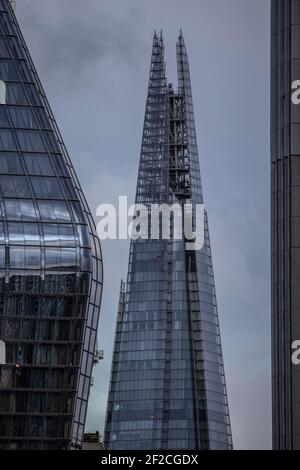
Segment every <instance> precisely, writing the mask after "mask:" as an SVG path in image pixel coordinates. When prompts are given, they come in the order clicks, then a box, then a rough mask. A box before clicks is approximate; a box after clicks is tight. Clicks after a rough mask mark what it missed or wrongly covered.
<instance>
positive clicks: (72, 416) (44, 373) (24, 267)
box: [0, 0, 102, 449]
mask: <svg viewBox="0 0 300 470" xmlns="http://www.w3.org/2000/svg"><path fill="white" fill-rule="evenodd" d="M0 196H1V197H0V343H1V351H2V352H1V358H2V359H1V363H0V449H68V448H70V447H71V446H72V447H78V446H80V444H81V440H82V436H83V429H84V423H85V418H86V409H87V400H88V395H89V388H90V380H91V373H92V366H93V359H94V351H95V342H96V334H97V326H98V319H99V308H100V302H101V292H102V261H101V250H100V243H99V240H98V238H97V236H96V232H95V227H94V222H93V220H92V216H91V214H90V211H89V209H88V206H87V203H86V201H85V198H84V195H83V193H82V190H81V188H80V185H79V182H78V180H77V177H76V175H75V172H74V169H73V166H72V163H71V161H70V159H69V156H68V154H67V152H66V149H65V147H64V144H63V141H62V138H61V135H60V133H59V131H58V128H57V125H56V123H55V120H54V117H53V114H52V112H51V110H50V107H49V104H48V102H47V99H46V97H45V93H44V91H43V88H42V86H41V83H40V81H39V78H38V76H37V73H36V70H35V68H34V66H33V63H32V60H31V58H30V55H29V52H28V49H27V47H26V44H25V42H24V39H23V36H22V34H21V31H20V29H19V26H18V23H17V20H16V17H15V15H14V12H13V10H12V7H11V5H10V2H9V1H8V0H0Z"/></svg>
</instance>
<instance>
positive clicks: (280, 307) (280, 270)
mask: <svg viewBox="0 0 300 470" xmlns="http://www.w3.org/2000/svg"><path fill="white" fill-rule="evenodd" d="M271 10H272V22H271V43H272V63H271V67H272V69H271V85H272V86H271V200H272V378H273V446H274V449H298V450H299V449H300V398H299V396H300V395H299V394H300V369H299V366H295V365H293V364H292V360H291V357H292V343H293V342H294V341H295V340H299V339H300V322H299V318H300V294H299V292H300V291H299V283H300V248H299V247H300V203H299V201H300V106H299V105H297V104H293V102H292V99H291V98H292V93H293V91H292V90H293V86H292V84H293V82H294V81H297V80H300V1H299V0H272V6H271Z"/></svg>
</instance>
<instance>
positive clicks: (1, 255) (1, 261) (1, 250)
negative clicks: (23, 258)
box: [0, 246, 5, 285]
mask: <svg viewBox="0 0 300 470" xmlns="http://www.w3.org/2000/svg"><path fill="white" fill-rule="evenodd" d="M4 266H5V247H4V246H0V268H2V269H3V268H4ZM0 277H1V285H2V284H3V282H2V280H4V273H1V272H0Z"/></svg>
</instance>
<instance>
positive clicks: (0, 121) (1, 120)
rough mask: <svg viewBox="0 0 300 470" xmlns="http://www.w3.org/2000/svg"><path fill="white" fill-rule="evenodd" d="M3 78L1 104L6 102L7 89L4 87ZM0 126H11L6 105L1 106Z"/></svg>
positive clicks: (0, 84)
mask: <svg viewBox="0 0 300 470" xmlns="http://www.w3.org/2000/svg"><path fill="white" fill-rule="evenodd" d="M3 84H4V85H5V83H4V82H2V80H0V105H1V104H5V89H4V88H3ZM0 127H10V126H9V122H8V114H7V111H6V107H4V106H0Z"/></svg>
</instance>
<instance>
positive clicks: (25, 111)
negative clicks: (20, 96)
mask: <svg viewBox="0 0 300 470" xmlns="http://www.w3.org/2000/svg"><path fill="white" fill-rule="evenodd" d="M9 113H10V117H11V120H12V122H13V125H14V127H16V128H21V129H22V128H25V129H34V128H36V127H37V126H36V124H35V122H34V119H33V116H32V111H31V109H30V108H13V107H10V108H9Z"/></svg>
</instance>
